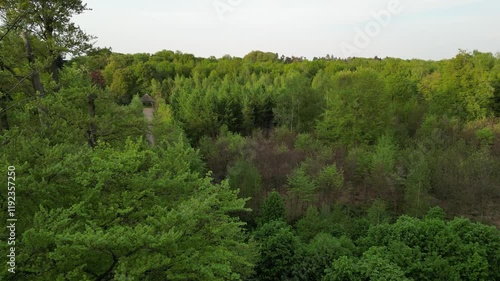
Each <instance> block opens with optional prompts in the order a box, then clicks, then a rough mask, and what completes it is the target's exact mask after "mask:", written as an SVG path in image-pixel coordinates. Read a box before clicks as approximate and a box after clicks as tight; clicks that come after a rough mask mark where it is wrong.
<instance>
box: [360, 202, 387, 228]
mask: <svg viewBox="0 0 500 281" xmlns="http://www.w3.org/2000/svg"><path fill="white" fill-rule="evenodd" d="M366 213H367V219H368V221H369V222H370V223H371V224H372V225H377V224H381V223H387V222H388V220H389V215H388V213H387V204H386V203H385V202H384V201H382V200H379V199H377V200H375V201H373V203H372V205H371V206H370V208H368V210H367V211H366Z"/></svg>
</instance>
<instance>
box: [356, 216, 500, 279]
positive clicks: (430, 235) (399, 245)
mask: <svg viewBox="0 0 500 281" xmlns="http://www.w3.org/2000/svg"><path fill="white" fill-rule="evenodd" d="M433 217H435V216H432V215H429V218H426V219H424V220H418V219H414V218H410V217H405V216H403V217H400V218H399V219H398V220H397V222H396V223H394V224H392V225H389V224H381V225H378V226H376V227H372V228H371V229H370V230H369V231H368V235H367V236H366V237H365V238H362V240H361V241H362V242H361V244H362V245H364V246H363V247H365V248H367V249H370V250H368V251H367V252H365V253H364V254H363V258H365V256H367V255H368V253H371V254H373V253H377V254H376V256H377V255H378V256H381V257H382V258H383V259H385V260H386V261H385V263H387V264H386V265H384V266H382V265H380V266H382V268H387V269H391V270H395V272H396V271H397V272H403V273H404V276H405V277H407V278H413V279H414V280H427V279H430V280H450V279H451V280H496V279H498V276H499V275H498V274H499V272H498V269H497V268H498V267H497V266H496V265H497V263H498V260H499V258H500V255H499V254H498V251H496V252H495V251H492V249H493V248H492V246H493V245H498V243H500V234H499V233H498V230H496V229H495V228H493V227H488V226H485V225H481V224H478V223H472V222H470V221H468V220H466V219H460V218H456V219H454V220H453V221H450V222H445V221H443V220H441V219H436V218H433ZM479 233H481V234H479ZM493 247H494V246H493ZM371 254H370V256H371ZM373 258H375V256H374V257H373ZM373 261H375V260H373ZM396 269H397V270H396ZM366 270H368V268H367V269H366ZM366 272H368V271H366ZM398 274H399V273H398Z"/></svg>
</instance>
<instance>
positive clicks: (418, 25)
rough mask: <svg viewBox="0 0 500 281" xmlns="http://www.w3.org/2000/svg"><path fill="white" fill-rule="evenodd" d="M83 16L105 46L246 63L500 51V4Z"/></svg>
mask: <svg viewBox="0 0 500 281" xmlns="http://www.w3.org/2000/svg"><path fill="white" fill-rule="evenodd" d="M83 2H85V3H87V6H88V8H91V9H92V10H91V11H86V12H85V13H83V14H81V15H78V16H75V17H74V19H73V20H74V22H75V23H77V24H78V25H79V26H80V27H81V28H82V29H83V30H84V31H86V32H87V33H88V34H91V35H94V36H97V39H96V42H95V46H98V47H111V48H112V50H113V51H114V52H119V53H155V52H158V51H161V50H173V51H177V50H178V51H181V52H183V53H191V54H194V55H195V56H198V57H210V56H215V57H222V56H224V55H226V54H228V55H231V56H237V57H243V56H244V55H246V54H247V53H249V52H251V51H254V50H260V51H265V52H273V53H278V54H279V55H280V56H281V55H285V56H297V57H306V58H309V59H312V58H313V57H322V56H326V55H327V54H330V55H333V56H335V57H341V58H345V57H353V56H355V57H375V56H378V57H381V58H385V57H397V58H403V59H412V58H418V59H426V60H440V59H446V58H452V57H454V56H455V55H456V54H457V53H458V51H459V49H462V50H467V51H473V50H479V51H481V52H492V53H497V52H499V51H500V32H499V29H500V14H499V13H500V1H498V0H342V1H340V0H308V1H305V0H302V1H299V0H267V1H266V0H183V1H167V0H141V1H137V0H87V1H85V0H83Z"/></svg>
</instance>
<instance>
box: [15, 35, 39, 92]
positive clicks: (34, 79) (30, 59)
mask: <svg viewBox="0 0 500 281" xmlns="http://www.w3.org/2000/svg"><path fill="white" fill-rule="evenodd" d="M21 38H22V39H23V42H24V47H25V48H26V53H27V55H28V62H29V64H30V66H31V68H32V69H33V74H32V75H31V83H32V84H33V89H34V90H35V92H38V93H39V95H40V97H42V98H43V97H45V90H44V89H43V84H42V80H41V79H40V74H39V73H38V71H37V70H36V69H35V68H34V65H35V56H34V55H33V50H32V48H31V42H30V38H29V35H28V34H27V33H26V31H22V32H21Z"/></svg>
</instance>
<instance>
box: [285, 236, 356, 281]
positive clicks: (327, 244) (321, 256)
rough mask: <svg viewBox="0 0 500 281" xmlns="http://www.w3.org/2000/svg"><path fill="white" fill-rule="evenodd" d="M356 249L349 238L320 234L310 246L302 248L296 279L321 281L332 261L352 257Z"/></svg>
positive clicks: (294, 272) (299, 253)
mask: <svg viewBox="0 0 500 281" xmlns="http://www.w3.org/2000/svg"><path fill="white" fill-rule="evenodd" d="M354 249H355V246H354V244H353V243H352V241H351V240H350V239H349V238H346V237H341V238H335V237H332V236H331V235H330V234H326V233H320V234H318V235H317V236H316V237H314V239H313V240H312V241H311V242H310V243H309V244H307V245H303V246H302V247H300V250H299V252H298V253H297V256H298V261H297V263H296V264H295V266H294V271H293V275H294V278H295V279H296V280H321V279H322V277H323V276H324V275H325V269H327V268H328V267H329V266H330V265H331V261H332V260H334V259H336V258H339V257H341V256H351V255H352V254H353V252H352V251H353V250H354ZM295 279H294V280H295Z"/></svg>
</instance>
